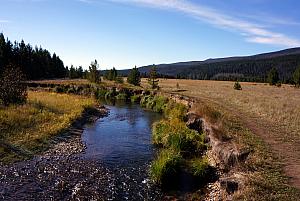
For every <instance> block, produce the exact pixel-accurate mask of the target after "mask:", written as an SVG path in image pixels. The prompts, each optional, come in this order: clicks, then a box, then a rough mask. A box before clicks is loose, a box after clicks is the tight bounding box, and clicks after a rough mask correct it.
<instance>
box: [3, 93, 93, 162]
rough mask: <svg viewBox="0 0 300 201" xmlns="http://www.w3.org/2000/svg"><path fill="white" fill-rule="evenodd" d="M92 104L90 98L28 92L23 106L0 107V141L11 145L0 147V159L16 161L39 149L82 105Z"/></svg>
mask: <svg viewBox="0 0 300 201" xmlns="http://www.w3.org/2000/svg"><path fill="white" fill-rule="evenodd" d="M93 105H94V100H93V99H92V98H86V97H80V96H72V95H66V94H56V93H49V92H32V91H29V92H28V102H27V103H26V104H25V105H21V106H10V107H8V108H4V107H2V108H0V129H1V132H0V133H1V136H0V137H1V141H2V142H4V143H5V144H7V145H8V146H9V147H10V148H11V149H8V148H4V147H0V155H1V157H0V158H1V159H0V160H1V161H2V162H6V161H12V160H18V159H22V157H24V156H26V155H32V154H34V153H37V152H39V151H41V150H42V149H44V148H45V147H46V146H47V143H48V140H49V139H50V138H52V137H54V136H55V135H57V134H59V133H60V132H62V131H63V130H64V129H65V128H67V127H69V126H70V124H71V123H72V122H73V121H74V120H75V119H76V118H78V117H80V116H81V114H82V112H83V110H84V109H85V108H88V107H92V106H93ZM12 150H18V151H21V153H24V154H23V155H22V154H21V155H20V154H16V153H15V152H14V151H12Z"/></svg>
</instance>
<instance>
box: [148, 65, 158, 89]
mask: <svg viewBox="0 0 300 201" xmlns="http://www.w3.org/2000/svg"><path fill="white" fill-rule="evenodd" d="M157 78H158V75H157V70H156V66H154V65H153V67H152V68H151V69H150V72H149V77H148V83H149V85H150V86H151V88H152V89H159V86H158V82H159V80H158V79H157Z"/></svg>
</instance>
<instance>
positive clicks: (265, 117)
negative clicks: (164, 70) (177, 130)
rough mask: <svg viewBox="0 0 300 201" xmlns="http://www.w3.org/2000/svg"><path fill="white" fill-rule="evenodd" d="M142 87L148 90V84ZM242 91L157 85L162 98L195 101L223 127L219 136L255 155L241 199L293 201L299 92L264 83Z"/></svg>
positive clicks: (216, 85)
mask: <svg viewBox="0 0 300 201" xmlns="http://www.w3.org/2000/svg"><path fill="white" fill-rule="evenodd" d="M177 83H178V84H177ZM142 84H143V86H144V87H147V80H146V79H143V80H142ZM178 85H179V87H178ZM241 85H242V89H243V90H241V91H238V90H234V89H233V86H234V82H226V81H201V80H176V79H160V82H159V86H160V87H161V90H162V91H163V92H167V93H176V94H182V95H186V96H189V97H193V98H195V99H196V100H197V102H196V103H197V105H196V106H195V108H194V109H195V110H199V111H198V112H200V113H203V114H204V116H208V117H209V118H211V119H212V120H213V121H215V122H213V123H217V124H218V125H220V126H221V130H220V131H221V132H222V133H223V134H225V135H228V136H230V137H233V140H234V141H235V142H237V143H238V145H240V146H241V147H244V146H247V147H251V149H252V150H253V152H252V154H251V155H250V157H249V159H248V160H247V163H246V164H245V165H244V167H243V168H244V169H245V170H246V172H248V173H249V174H248V176H249V177H248V179H249V183H250V185H249V186H247V192H244V195H240V196H239V198H237V199H241V200H253V199H254V200H295V198H297V197H299V196H300V191H299V190H296V189H295V188H293V187H290V185H292V186H294V187H297V188H299V185H300V183H299V181H300V177H299V175H300V147H299V143H300V104H299V100H300V89H297V88H294V87H293V86H289V85H282V86H281V87H274V86H269V85H268V84H263V83H241ZM202 110H205V111H202ZM254 170H255V171H254ZM283 171H284V174H283ZM286 176H289V177H291V178H292V179H291V180H288V178H287V177H286Z"/></svg>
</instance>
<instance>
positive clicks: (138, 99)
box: [130, 95, 141, 103]
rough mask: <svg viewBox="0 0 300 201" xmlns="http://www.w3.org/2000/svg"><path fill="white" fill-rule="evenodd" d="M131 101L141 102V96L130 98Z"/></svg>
mask: <svg viewBox="0 0 300 201" xmlns="http://www.w3.org/2000/svg"><path fill="white" fill-rule="evenodd" d="M130 100H131V102H132V103H138V102H140V101H141V96H140V95H133V96H131V97H130Z"/></svg>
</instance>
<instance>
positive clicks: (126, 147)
mask: <svg viewBox="0 0 300 201" xmlns="http://www.w3.org/2000/svg"><path fill="white" fill-rule="evenodd" d="M106 107H107V108H108V109H109V115H108V116H105V117H102V118H99V119H98V120H96V121H94V123H91V124H87V125H85V126H84V127H82V126H74V127H72V128H70V129H69V131H68V133H67V134H65V135H62V136H59V137H58V138H57V139H55V140H53V145H52V147H51V148H50V149H49V150H48V151H46V152H44V153H43V154H41V155H38V156H35V157H34V158H32V159H30V160H27V161H22V162H17V163H14V164H10V165H3V164H1V167H0V200H161V199H162V196H163V193H162V192H161V190H160V188H159V187H158V186H156V185H154V184H152V183H151V181H150V179H149V174H148V169H149V165H150V162H151V160H152V159H153V157H154V155H155V148H154V147H153V146H152V144H151V126H152V124H153V122H154V121H156V120H158V119H159V118H161V116H160V115H159V114H156V113H153V112H150V111H146V110H143V109H142V108H141V107H140V106H138V105H135V104H117V105H110V104H107V106H106Z"/></svg>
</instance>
